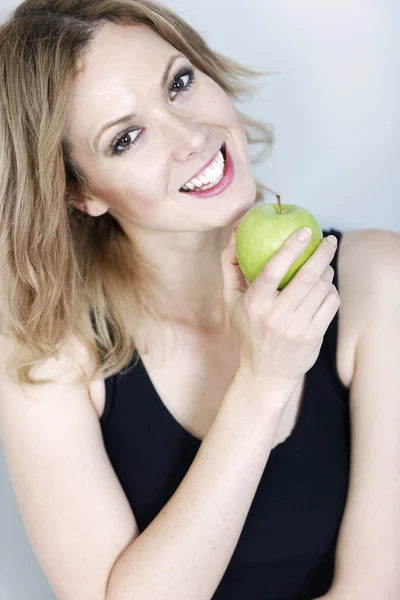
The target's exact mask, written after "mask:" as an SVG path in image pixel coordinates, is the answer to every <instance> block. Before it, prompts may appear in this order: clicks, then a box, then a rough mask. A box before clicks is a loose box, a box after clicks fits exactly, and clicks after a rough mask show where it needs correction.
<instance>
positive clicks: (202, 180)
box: [182, 150, 225, 190]
mask: <svg viewBox="0 0 400 600" xmlns="http://www.w3.org/2000/svg"><path fill="white" fill-rule="evenodd" d="M224 168H225V161H224V157H223V156H222V152H221V150H220V151H219V152H218V154H217V156H216V159H215V160H214V162H213V163H212V165H210V166H209V167H207V169H206V170H205V171H204V172H203V173H201V175H197V177H195V178H194V179H191V180H190V181H188V182H187V183H186V184H185V185H184V186H182V189H183V190H194V189H195V187H196V188H204V186H205V187H207V188H208V187H212V186H213V185H216V184H217V183H218V182H219V181H221V179H222V174H223V172H224Z"/></svg>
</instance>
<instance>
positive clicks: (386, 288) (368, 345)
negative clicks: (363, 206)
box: [323, 230, 400, 600]
mask: <svg viewBox="0 0 400 600" xmlns="http://www.w3.org/2000/svg"><path fill="white" fill-rule="evenodd" d="M345 264H346V275H345V276H346V278H347V279H348V281H349V283H350V282H351V286H350V285H349V286H348V289H349V290H350V289H351V296H352V297H351V299H349V301H350V302H351V303H352V306H354V311H355V312H356V311H358V313H359V314H361V316H362V320H361V322H362V327H361V329H360V332H359V337H358V345H357V351H356V363H355V371H354V377H353V380H352V383H351V386H350V411H351V430H352V435H351V457H352V458H351V472H350V487H349V494H348V498H347V503H346V509H345V512H344V516H343V520H342V525H341V528H340V533H339V538H338V546H337V551H336V568H335V578H334V581H333V584H332V587H331V590H330V591H329V593H328V594H327V596H326V600H367V599H368V600H398V599H399V598H400V235H399V234H396V233H394V232H389V231H379V230H374V231H367V232H365V235H363V236H361V237H360V238H359V239H358V241H357V242H355V243H354V244H352V245H351V246H349V248H348V250H347V255H346V261H345ZM358 318H359V316H357V319H358ZM323 598H325V596H323Z"/></svg>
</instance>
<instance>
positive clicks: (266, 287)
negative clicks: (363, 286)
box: [221, 228, 340, 385]
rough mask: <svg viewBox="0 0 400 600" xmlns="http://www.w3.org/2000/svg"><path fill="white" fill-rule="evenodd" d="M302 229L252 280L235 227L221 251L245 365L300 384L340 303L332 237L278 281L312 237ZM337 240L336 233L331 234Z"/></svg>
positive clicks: (269, 376) (227, 293) (228, 302)
mask: <svg viewBox="0 0 400 600" xmlns="http://www.w3.org/2000/svg"><path fill="white" fill-rule="evenodd" d="M300 231H303V230H298V231H297V232H295V233H294V234H293V235H292V236H290V237H289V238H288V239H287V240H286V242H285V243H284V244H283V246H282V247H281V248H280V250H279V251H278V252H277V253H276V254H275V255H274V256H273V257H272V258H271V259H270V260H269V261H268V263H267V264H266V265H265V267H264V268H263V270H262V271H261V272H260V274H259V275H258V277H256V279H255V280H254V281H253V283H252V284H250V283H249V282H248V281H247V279H246V278H245V277H244V275H243V273H242V272H241V270H240V267H239V264H238V260H237V257H236V228H235V229H234V230H233V232H232V235H231V238H230V240H229V242H228V244H227V246H226V248H225V249H224V251H223V252H222V254H221V265H222V272H223V297H224V301H225V303H226V305H227V307H228V310H229V313H230V316H231V320H232V322H233V325H234V327H235V329H236V331H237V333H238V337H239V343H240V360H239V364H240V366H241V367H246V368H248V369H249V371H250V372H252V373H254V375H257V376H262V377H265V378H267V379H269V380H271V379H273V380H279V381H282V382H291V383H293V384H294V385H297V384H298V383H299V382H300V380H301V379H302V378H303V376H304V375H305V373H306V372H307V371H308V370H309V369H310V368H311V367H312V366H313V365H314V363H315V362H316V360H317V358H318V355H319V351H320V349H321V345H322V341H323V338H324V335H325V332H326V330H327V328H328V326H329V324H330V323H331V321H332V320H333V318H334V316H335V314H336V312H337V311H338V309H339V306H340V297H339V294H338V292H337V289H336V288H335V286H334V285H333V284H332V280H333V275H334V271H333V268H332V267H331V266H330V262H331V261H332V259H333V257H334V254H335V252H336V248H337V244H335V245H332V243H331V242H330V241H329V237H328V238H325V239H324V240H322V242H321V244H320V245H319V246H318V248H317V249H316V250H315V252H314V253H313V254H312V255H311V256H310V257H309V259H308V260H307V261H306V262H305V263H304V265H302V267H301V268H300V269H299V271H298V272H297V273H296V275H295V276H294V278H293V279H292V280H291V281H290V283H289V284H288V285H287V286H286V287H285V288H284V289H283V290H282V291H278V289H277V288H278V285H279V284H280V282H281V281H282V279H283V277H284V276H285V275H286V273H287V272H288V270H289V268H290V267H291V265H292V264H293V263H294V262H295V260H296V259H297V258H298V257H299V256H300V255H301V254H302V253H303V252H304V250H305V248H306V247H307V245H308V244H309V242H310V239H311V238H310V234H309V237H308V239H307V241H305V242H304V241H300V240H299V239H298V236H297V234H298V233H299V232H300ZM332 237H333V239H335V238H334V236H332Z"/></svg>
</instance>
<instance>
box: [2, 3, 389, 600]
mask: <svg viewBox="0 0 400 600" xmlns="http://www.w3.org/2000/svg"><path fill="white" fill-rule="evenodd" d="M0 48H1V52H0V56H1V63H2V64H1V77H2V81H1V86H0V89H1V92H0V93H1V136H0V139H1V142H0V143H1V168H2V177H1V194H0V198H1V223H2V227H1V252H2V254H1V258H2V260H1V267H2V275H3V277H2V284H3V285H2V292H1V294H2V296H1V305H2V307H3V310H2V315H1V318H2V341H3V348H4V352H3V360H2V363H1V369H2V377H1V404H0V406H1V409H0V417H1V419H0V422H1V435H2V440H3V445H4V448H5V453H6V457H7V462H8V465H9V469H10V474H11V479H12V483H13V487H14V490H15V493H16V497H17V500H18V504H19V507H20V511H21V515H22V518H23V521H24V524H25V527H26V531H27V534H28V536H29V539H30V541H31V543H32V546H33V549H34V551H35V553H36V556H37V558H38V560H39V563H40V565H41V567H42V568H43V571H44V573H45V575H46V577H47V579H48V581H49V583H50V585H51V586H52V588H53V590H54V592H55V594H56V596H57V598H58V599H59V600H72V599H73V600H88V599H89V598H90V599H91V600H104V599H105V598H107V600H109V599H110V600H117V599H118V600H125V599H128V598H129V599H131V598H146V600H149V599H156V598H157V599H158V598H173V599H174V600H181V599H182V600H183V599H185V600H186V599H187V598H192V599H196V600H208V599H210V598H215V599H217V600H221V599H228V598H229V600H234V599H239V598H240V599H243V598H246V599H247V598H249V599H250V598H251V599H252V600H256V599H261V598H262V599H265V600H267V599H268V600H284V599H285V600H289V599H290V600H295V599H296V600H311V598H316V597H324V598H329V599H332V600H345V599H347V598H351V599H352V600H353V599H354V600H356V599H357V598H361V597H365V596H366V595H367V594H368V598H379V599H382V598H385V599H387V600H391V598H395V597H396V598H397V597H398V593H399V581H398V579H397V574H396V573H397V567H398V566H399V561H400V549H399V545H398V538H399V536H398V533H399V531H398V510H397V507H398V506H399V503H400V483H399V479H398V477H397V478H396V475H397V472H396V468H397V466H398V461H399V446H398V439H400V426H399V423H400V407H399V402H398V388H399V386H400V377H399V369H398V361H399V355H400V347H399V339H400V335H399V333H400V322H399V313H398V310H397V308H398V304H399V300H400V285H399V282H398V277H396V276H395V272H396V268H397V267H398V265H399V262H400V240H399V236H398V235H397V234H395V233H392V232H383V231H377V230H372V231H353V232H346V233H343V234H342V233H341V232H339V231H335V230H331V231H333V232H334V234H335V235H334V236H333V237H336V238H337V240H338V242H339V248H337V247H336V246H335V244H333V245H332V243H331V241H330V240H329V239H328V238H329V236H328V235H327V234H328V232H324V240H323V241H322V243H321V244H320V246H319V247H318V249H317V250H316V251H315V252H314V254H313V255H312V256H311V257H310V258H309V259H308V261H307V262H306V263H305V264H304V265H303V267H302V268H301V269H300V270H299V272H298V273H297V275H296V276H295V278H294V279H293V280H292V281H291V282H290V284H289V285H288V286H286V288H285V289H284V290H282V291H281V292H278V291H277V288H278V285H279V283H280V281H281V280H282V278H283V276H284V275H285V274H286V273H287V271H288V269H289V267H290V265H291V264H292V263H293V262H294V260H295V259H296V258H297V257H298V256H299V255H300V254H301V253H303V252H304V249H305V247H306V245H307V243H309V239H308V240H307V239H306V240H300V239H298V237H297V233H299V232H297V233H296V234H294V235H293V236H291V237H290V238H289V239H288V240H286V241H285V243H284V244H283V246H282V248H281V249H280V251H279V252H278V253H277V254H276V255H275V256H274V257H273V258H272V259H271V260H270V261H269V263H268V265H267V266H266V267H265V269H264V270H263V271H262V273H261V274H260V276H259V277H257V279H256V280H255V281H254V282H253V283H252V284H251V285H248V283H247V282H246V280H245V279H244V277H243V275H242V274H241V272H240V270H239V267H238V264H237V260H236V252H235V231H234V225H235V223H237V222H238V221H239V220H240V218H241V217H242V216H243V215H244V214H245V212H246V211H247V210H248V209H249V208H250V207H251V206H252V205H253V204H254V203H255V202H256V201H257V200H261V199H262V186H261V185H260V184H258V183H257V182H255V181H254V179H253V177H252V174H251V160H250V157H249V144H252V143H253V142H256V141H257V138H253V137H252V136H251V134H250V132H249V128H250V127H254V128H255V129H256V130H258V132H259V133H260V134H261V137H260V138H259V139H258V141H261V142H265V143H266V144H268V143H269V142H270V141H271V136H270V134H269V131H268V128H267V127H266V126H264V125H263V124H259V123H255V122H252V121H251V120H250V119H248V118H247V117H245V116H244V115H242V114H241V113H240V112H239V111H238V110H237V109H236V107H235V105H234V100H236V99H237V98H239V97H240V94H242V93H245V92H248V91H251V89H252V88H251V87H250V86H249V85H248V84H246V83H245V82H244V81H241V78H245V77H249V76H253V75H257V73H255V72H253V71H250V70H249V69H246V68H244V67H241V66H240V65H238V64H237V63H235V62H233V61H231V60H229V59H227V58H225V57H222V56H221V55H218V54H217V53H215V52H213V51H212V50H211V49H210V48H209V47H208V46H207V45H206V43H205V42H204V41H203V40H202V38H201V37H200V36H199V34H197V33H196V32H195V31H194V30H193V29H192V28H191V27H189V26H188V25H187V24H186V23H184V22H183V21H182V19H180V18H179V17H178V16H177V15H175V14H173V13H172V12H171V11H169V10H167V9H166V8H165V7H162V6H160V5H157V4H153V3H151V2H147V1H134V0H42V1H41V0H28V1H26V2H24V3H23V4H22V5H21V6H20V7H19V8H18V9H17V10H16V12H15V14H14V15H13V17H12V18H11V19H10V21H9V22H8V23H6V24H5V25H4V26H3V27H2V30H1V34H0ZM210 165H212V170H213V172H212V173H210ZM221 178H222V179H221ZM205 187H206V188H207V193H201V192H199V191H196V188H197V189H204V188H205ZM216 190H218V191H219V192H220V193H219V194H218V195H216ZM339 250H340V252H339ZM339 281H340V298H339V294H338V292H337V285H338V282H339ZM339 306H340V311H339ZM339 314H340V319H339V318H338V317H339ZM396 367H397V368H396ZM33 400H34V401H33ZM350 414H351V421H350ZM350 425H351V429H350ZM350 431H351V434H352V435H351V455H350V436H349V434H350ZM350 465H351V469H352V470H351V477H350V478H349V468H350ZM378 537H379V544H376V539H377V538H378Z"/></svg>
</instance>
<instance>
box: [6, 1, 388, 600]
mask: <svg viewBox="0 0 400 600" xmlns="http://www.w3.org/2000/svg"><path fill="white" fill-rule="evenodd" d="M18 4H19V2H15V1H14V0H1V6H0V19H1V20H4V19H5V18H6V17H7V16H8V14H9V13H10V12H11V10H13V9H14V8H15V7H16V6H17V5H18ZM164 4H166V5H167V6H168V7H170V8H172V9H173V10H175V11H176V12H177V13H178V14H179V15H181V16H182V17H183V18H184V19H186V20H187V21H188V22H189V23H190V24H191V25H192V26H194V27H195V28H196V29H198V30H199V31H200V33H201V34H203V35H204V36H205V38H206V40H207V42H208V43H209V44H210V45H211V47H212V48H213V49H215V50H217V51H219V52H221V53H223V54H226V55H228V56H230V57H232V58H234V59H236V60H238V61H240V62H243V63H244V64H246V65H248V66H250V67H252V68H255V69H258V70H262V71H268V72H274V74H273V75H270V76H266V77H264V78H262V79H261V80H259V82H260V92H259V94H258V95H257V97H256V98H255V99H254V100H252V101H251V102H248V103H246V104H245V105H240V106H239V108H243V109H245V110H246V111H247V112H248V113H249V114H250V115H251V116H253V117H254V118H260V119H264V120H265V121H267V122H268V123H271V124H272V125H273V127H274V134H275V144H274V148H273V151H272V154H271V156H270V158H269V159H268V160H267V161H266V162H264V163H261V164H258V165H256V166H254V176H255V177H257V178H258V179H260V180H261V181H262V182H263V183H264V184H265V185H267V186H268V187H269V188H270V189H272V190H273V191H275V192H277V193H280V194H281V197H282V202H283V203H286V204H299V205H301V206H304V207H305V208H307V209H308V210H310V211H311V212H312V213H313V214H314V215H315V217H316V218H317V220H318V221H319V223H320V225H321V227H322V228H323V229H328V228H330V227H334V228H336V229H339V230H342V231H343V230H344V231H346V230H351V229H390V230H392V231H396V232H398V233H400V175H399V172H400V169H399V164H398V161H399V154H400V152H399V150H400V142H399V140H400V109H399V106H400V97H399V96H400V94H399V91H400V85H399V80H400V75H399V74H400V41H399V40H400V31H399V30H400V4H399V3H398V0H325V1H324V2H320V1H319V0H302V1H301V2H299V1H298V0H276V1H272V0H263V2H262V3H261V2H260V1H259V0H246V1H245V2H243V3H240V2H238V3H232V2H231V0H218V1H217V2H215V0H201V1H197V2H196V0H190V2H189V0H169V1H165V2H164ZM261 84H263V86H262V87H261ZM265 200H266V201H267V202H275V197H274V196H273V195H272V194H271V195H269V194H268V195H267V196H266V198H265ZM216 201H218V200H216ZM399 276H400V274H399ZM0 490H1V494H0V532H1V536H0V600H54V599H55V597H54V594H53V593H52V591H51V589H50V587H49V585H48V583H47V581H46V578H45V576H44V575H43V572H42V571H41V569H40V566H39V564H38V562H37V560H36V558H35V555H34V554H33V551H32V549H31V546H30V543H29V540H28V538H27V536H26V534H25V531H24V528H23V525H22V521H21V518H20V515H19V512H18V507H17V503H16V500H15V496H14V493H13V490H12V487H11V483H10V477H9V474H8V470H7V464H6V461H5V457H4V453H3V451H2V448H1V451H0Z"/></svg>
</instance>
